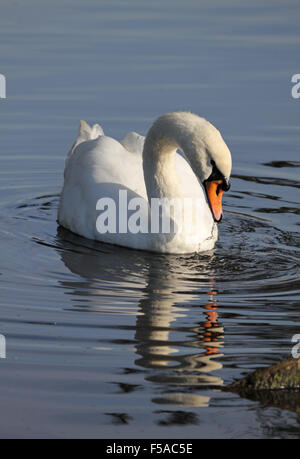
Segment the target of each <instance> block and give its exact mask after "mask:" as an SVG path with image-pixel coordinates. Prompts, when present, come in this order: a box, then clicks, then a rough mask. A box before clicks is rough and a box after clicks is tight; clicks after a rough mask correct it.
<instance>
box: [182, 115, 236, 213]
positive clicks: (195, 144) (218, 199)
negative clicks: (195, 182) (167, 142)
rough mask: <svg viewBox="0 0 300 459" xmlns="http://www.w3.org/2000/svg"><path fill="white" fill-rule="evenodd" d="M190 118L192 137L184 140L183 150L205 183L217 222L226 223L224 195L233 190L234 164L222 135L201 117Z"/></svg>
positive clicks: (189, 116) (190, 135) (199, 177)
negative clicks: (224, 220) (231, 185)
mask: <svg viewBox="0 0 300 459" xmlns="http://www.w3.org/2000/svg"><path fill="white" fill-rule="evenodd" d="M186 115H188V118H189V123H188V124H189V131H190V132H189V135H188V136H187V135H185V138H184V139H182V144H183V150H184V153H185V155H186V156H187V158H188V160H189V162H190V165H191V167H192V169H193V171H194V173H195V174H196V176H197V177H198V179H199V181H200V182H201V183H202V185H203V187H204V189H205V192H206V196H207V199H208V202H209V205H210V208H211V211H212V214H213V217H214V219H215V221H216V222H219V221H220V220H221V219H222V215H223V211H222V195H223V193H224V191H228V190H229V188H230V181H229V179H230V174H231V167H232V160H231V154H230V150H229V148H228V147H227V145H226V143H225V141H224V140H223V138H222V136H221V134H220V132H219V131H218V129H217V128H215V127H214V126H213V125H212V124H211V123H209V122H208V121H207V120H205V119H204V118H200V117H199V116H197V115H193V114H186Z"/></svg>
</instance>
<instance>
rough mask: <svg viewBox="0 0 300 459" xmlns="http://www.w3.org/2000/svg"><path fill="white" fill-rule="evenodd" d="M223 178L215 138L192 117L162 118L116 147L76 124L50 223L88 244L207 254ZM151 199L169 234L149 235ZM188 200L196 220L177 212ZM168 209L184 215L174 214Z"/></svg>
mask: <svg viewBox="0 0 300 459" xmlns="http://www.w3.org/2000/svg"><path fill="white" fill-rule="evenodd" d="M177 149H179V150H180V151H181V152H182V153H183V155H184V157H183V156H182V155H181V154H180V153H179V152H177V151H176V150H177ZM230 173H231V154H230V151H229V149H228V147H227V145H226V143H225V142H224V140H223V138H222V136H221V134H220V132H219V131H218V130H217V129H216V128H215V127H214V126H213V125H212V124H210V123H209V122H208V121H207V120H205V119H204V118H200V117H199V116H197V115H195V114H192V113H189V112H174V113H167V114H165V115H162V116H161V117H159V118H158V119H157V120H156V121H155V122H154V124H153V125H152V127H151V128H150V130H149V132H148V134H147V136H146V138H144V137H143V136H140V135H139V134H137V133H135V132H130V133H129V134H127V135H126V137H125V138H124V140H123V141H121V142H118V141H116V140H114V139H112V138H111V137H107V136H105V135H104V132H103V130H102V128H101V127H100V126H99V125H98V124H96V125H94V126H93V127H90V126H89V125H88V124H87V123H86V122H85V121H81V123H80V128H79V135H78V138H77V140H76V142H75V143H74V145H73V147H72V148H71V150H70V152H69V154H68V157H67V160H66V165H65V173H64V185H63V190H62V193H61V198H60V204H59V210H58V222H59V223H60V224H61V225H62V226H64V227H65V228H67V229H69V230H71V231H72V232H74V233H76V234H79V235H81V236H84V237H86V238H88V239H95V240H99V241H103V242H107V243H111V244H116V245H120V246H124V247H130V248H134V249H142V250H150V251H154V252H165V253H193V252H200V251H204V250H210V249H212V248H213V247H214V244H215V241H216V239H217V234H218V233H217V225H216V222H218V221H220V220H221V218H222V202H221V200H222V194H223V191H227V190H228V189H229V186H230V184H229V177H230ZM155 199H156V200H158V202H159V205H158V207H156V210H157V209H159V210H158V212H160V213H159V224H161V221H162V218H163V217H162V215H163V216H164V217H165V216H166V215H168V216H169V218H170V220H171V223H172V224H170V226H169V230H166V229H165V228H162V227H161V226H159V230H157V229H156V228H155V230H153V228H152V223H153V222H154V216H153V214H152V209H153V208H154V205H152V203H153V202H154V201H155ZM103 200H104V201H103ZM190 201H193V203H194V202H196V203H197V206H196V210H197V211H196V219H195V211H194V209H195V207H193V206H192V207H186V206H185V203H186V202H190ZM174 202H176V203H178V202H179V203H181V204H182V207H180V209H181V210H182V209H184V212H179V213H178V212H175V211H174V207H173V203H174ZM167 203H169V204H167ZM170 203H171V205H170ZM160 205H161V208H159V206H160ZM162 209H163V210H162ZM166 209H167V211H166ZM191 209H193V211H192V210H191ZM99 210H102V214H101V213H99ZM133 211H134V212H133ZM164 212H165V213H164ZM168 212H169V213H168ZM183 215H184V216H183ZM100 219H102V220H101V224H102V226H101V225H100V223H99V221H100ZM113 219H115V221H112V220H113ZM183 221H184V225H183V224H182V222H183ZM199 222H200V224H199ZM132 223H134V225H133V224H132ZM130 224H131V225H130ZM105 225H107V226H105ZM124 225H125V226H124ZM100 226H101V228H102V229H103V227H104V230H101V231H99V227H100ZM171 227H172V228H171Z"/></svg>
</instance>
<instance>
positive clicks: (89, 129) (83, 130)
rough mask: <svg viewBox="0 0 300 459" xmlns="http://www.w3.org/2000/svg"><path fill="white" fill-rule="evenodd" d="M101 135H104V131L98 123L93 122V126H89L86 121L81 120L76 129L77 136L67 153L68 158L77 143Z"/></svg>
mask: <svg viewBox="0 0 300 459" xmlns="http://www.w3.org/2000/svg"><path fill="white" fill-rule="evenodd" d="M101 135H104V132H103V129H102V127H101V126H100V125H99V124H94V126H90V125H89V124H88V123H87V122H86V121H84V120H81V121H80V126H79V130H78V137H77V139H76V141H75V142H74V144H73V145H72V148H71V150H70V151H69V153H68V159H69V158H70V156H72V154H73V152H74V150H75V148H76V147H77V146H78V145H79V144H81V143H82V142H86V141H87V140H94V139H97V138H98V137H99V136H101Z"/></svg>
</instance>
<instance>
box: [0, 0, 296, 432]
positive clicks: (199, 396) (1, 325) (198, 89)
mask: <svg viewBox="0 0 300 459" xmlns="http://www.w3.org/2000/svg"><path fill="white" fill-rule="evenodd" d="M0 11H1V15H0V56H1V60H0V73H1V74H3V75H5V77H6V81H7V98H6V99H1V100H0V196H1V201H0V251H1V258H0V288H1V302H0V334H2V335H4V336H5V338H6V351H7V352H6V354H7V355H6V359H1V360H0V371H1V378H0V409H1V412H5V413H6V414H5V417H2V420H1V421H0V436H1V437H14V438H16V437H18V438H19V437H25V438H29V437H100V438H118V437H119V438H121V437H131V438H137V437H138V438H140V437H144V438H147V437H149V438H150V437H152V438H168V437H172V438H202V437H209V438H213V437H225V438H231V437H242V438H246V437H252V438H253V437H259V438H266V437H272V438H274V437H285V438H287V437H289V438H297V437H299V436H300V430H299V414H297V413H295V412H293V411H288V410H286V409H282V407H281V408H279V407H269V406H263V405H261V404H260V403H259V402H256V401H250V400H246V399H242V398H239V397H238V396H237V395H234V394H229V393H224V392H222V391H221V388H222V387H223V386H224V385H225V384H228V383H231V382H232V381H234V380H235V379H236V378H239V377H240V376H242V375H244V374H246V373H248V372H249V371H252V370H254V369H256V368H259V367H261V366H266V365H270V364H272V363H274V362H276V361H278V360H279V359H281V358H286V357H289V356H290V354H291V348H292V343H291V339H292V336H293V335H294V334H297V333H298V334H299V333H300V329H299V308H300V305H299V299H300V268H299V224H300V220H299V214H300V211H299V188H300V178H299V166H300V162H299V137H300V127H299V110H300V99H293V98H292V96H291V89H292V84H291V77H292V75H293V74H295V73H300V68H299V63H298V55H299V47H300V31H299V19H300V5H299V2H298V1H290V0H287V1H285V2H281V1H275V0H270V1H251V2H250V1H248V0H246V1H244V2H237V1H227V0H226V1H224V0H219V1H216V0H210V1H192V0H186V1H185V2H180V1H177V0H165V1H164V2H161V1H156V0H155V1H152V2H141V1H138V0H126V1H118V0H116V1H104V0H100V1H96V0H86V1H85V2H81V1H79V0H64V1H62V0H60V1H58V0H51V1H47V0H45V1H43V2H40V1H38V0H27V1H26V2H23V1H21V0H14V1H11V0H2V1H1V6H0ZM173 110H191V111H193V112H195V113H197V114H199V115H200V116H204V117H205V118H207V119H208V120H209V121H211V122H212V123H213V124H214V125H216V126H217V127H218V128H219V129H220V130H221V132H222V134H223V137H224V139H225V140H226V142H227V144H228V145H229V147H230V149H231V152H232V156H233V177H232V188H231V190H230V192H229V193H227V194H226V196H225V197H224V209H225V216H224V221H223V222H222V224H221V225H220V228H219V233H220V238H219V242H218V244H217V246H216V249H215V250H214V251H213V252H212V253H207V254H202V255H195V256H180V257H177V256H161V255H155V254H149V253H143V252H134V251H128V250H126V249H119V248H116V247H110V246H106V245H103V244H94V243H92V242H91V241H87V240H84V239H83V238H80V237H77V236H75V235H72V234H71V233H69V232H67V231H65V230H63V229H62V228H59V227H58V226H57V223H56V212H57V206H58V201H59V193H60V190H61V186H62V183H63V168H64V161H65V157H66V154H67V151H68V150H69V148H70V146H71V145H72V143H73V141H74V139H75V137H76V135H77V128H78V125H79V120H80V119H86V120H87V121H88V122H91V123H95V122H99V123H100V124H101V125H102V126H103V128H104V131H105V133H106V134H107V135H111V136H113V137H115V138H117V139H120V138H123V137H124V135H125V134H126V133H127V132H128V131H130V130H135V131H137V132H139V133H141V134H143V135H145V134H146V132H147V130H148V129H149V127H150V125H151V123H152V122H153V121H154V119H155V118H156V117H157V116H159V115H160V114H162V113H164V112H168V111H173Z"/></svg>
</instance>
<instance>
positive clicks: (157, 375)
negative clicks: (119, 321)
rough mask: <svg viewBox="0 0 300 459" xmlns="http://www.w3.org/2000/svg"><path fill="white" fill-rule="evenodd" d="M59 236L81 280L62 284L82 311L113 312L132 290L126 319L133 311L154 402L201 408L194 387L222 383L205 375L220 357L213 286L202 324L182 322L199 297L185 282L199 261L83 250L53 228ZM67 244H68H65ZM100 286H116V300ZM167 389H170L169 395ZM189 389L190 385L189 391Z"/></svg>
mask: <svg viewBox="0 0 300 459" xmlns="http://www.w3.org/2000/svg"><path fill="white" fill-rule="evenodd" d="M60 235H61V236H62V237H63V239H64V241H63V247H64V249H63V250H62V251H60V255H61V258H62V260H63V262H64V264H65V265H66V266H67V267H68V268H69V269H70V271H72V272H73V273H75V274H78V275H80V276H81V277H82V278H84V280H75V281H73V280H69V281H67V282H64V285H65V286H67V287H68V288H71V290H72V296H73V297H74V303H75V305H76V307H78V303H79V301H78V300H79V297H80V292H81V291H82V289H83V287H84V309H85V310H86V311H87V312H88V311H92V312H93V311H98V312H107V310H111V311H113V310H116V309H118V304H119V303H120V296H122V295H124V293H123V292H124V291H125V292H126V293H125V295H124V296H125V297H126V298H128V297H130V292H131V293H132V302H130V303H129V305H128V306H129V307H128V308H127V306H126V308H124V309H125V310H126V311H131V314H136V313H137V320H136V332H135V341H136V353H137V356H138V358H137V359H136V362H135V363H136V364H137V365H139V366H142V367H144V368H147V369H152V370H154V371H150V372H149V373H148V374H147V380H148V381H152V382H155V383H159V384H160V385H161V387H162V388H163V392H162V394H161V396H159V397H157V398H156V399H155V400H154V401H155V402H157V403H171V404H180V405H183V406H207V405H208V403H209V398H208V397H207V396H203V395H200V394H195V387H198V388H199V389H200V388H201V387H202V388H203V389H205V388H207V387H208V386H221V385H222V384H223V381H222V379H220V378H219V377H218V376H215V375H213V374H212V373H213V372H214V371H215V370H218V369H221V368H222V364H221V363H220V362H218V360H217V357H220V356H222V354H220V353H219V349H220V347H223V341H222V339H223V336H222V335H223V328H222V326H220V325H219V324H218V312H217V302H216V296H217V295H216V293H217V292H214V291H213V290H212V288H213V282H207V283H208V285H210V286H211V287H210V288H208V289H207V290H208V291H207V292H206V293H207V298H206V301H205V304H204V305H203V307H204V311H205V316H206V317H205V320H204V321H202V322H197V323H196V324H195V323H194V322H192V323H189V322H190V318H189V315H187V314H186V312H187V308H186V306H184V304H185V303H187V302H188V301H189V302H190V301H191V300H192V301H193V305H195V304H197V303H196V301H197V298H199V293H197V294H196V293H195V294H193V290H195V287H196V286H197V287H198V284H197V283H196V282H194V281H191V278H194V279H195V278H196V276H197V274H199V261H198V266H197V260H196V259H195V258H187V257H177V256H171V257H170V256H163V255H162V256H160V257H159V258H158V257H157V256H155V257H154V256H153V255H151V254H149V253H143V252H132V251H128V250H126V249H120V248H113V247H111V246H105V245H102V244H99V243H91V242H89V243H88V244H89V245H90V248H89V247H83V246H82V245H80V244H81V243H82V242H83V240H82V239H81V238H78V237H77V236H74V235H72V234H71V233H69V232H67V231H65V230H61V231H60V233H59V238H60ZM66 239H67V240H68V241H69V242H71V246H70V247H68V243H66ZM84 243H85V244H86V241H84ZM74 244H76V245H74ZM95 250H97V253H95ZM99 251H100V252H101V253H100V254H99ZM137 283H138V289H137V288H136V284H137ZM107 285H110V287H111V289H110V291H113V290H114V288H115V289H116V296H115V298H113V299H112V298H110V300H108V297H109V296H108V295H106V294H105V289H106V288H107ZM133 286H135V288H133ZM120 289H121V290H122V292H120ZM87 296H88V301H87ZM201 298H202V295H201ZM134 302H135V303H137V302H138V311H136V309H135V308H132V303H134ZM103 303H105V304H103ZM180 305H182V306H180ZM175 323H176V326H175ZM187 324H188V325H187ZM191 350H192V352H191ZM187 351H188V352H187ZM170 386H171V387H172V392H171V393H168V392H167V390H168V388H169V387H170ZM173 386H174V388H175V387H176V389H179V388H180V389H179V392H173ZM189 386H193V393H191V392H190V390H189V389H188V387H189ZM165 389H166V390H165Z"/></svg>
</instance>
